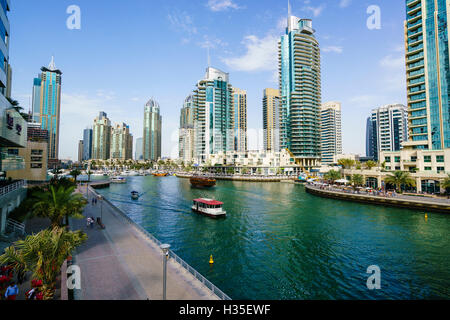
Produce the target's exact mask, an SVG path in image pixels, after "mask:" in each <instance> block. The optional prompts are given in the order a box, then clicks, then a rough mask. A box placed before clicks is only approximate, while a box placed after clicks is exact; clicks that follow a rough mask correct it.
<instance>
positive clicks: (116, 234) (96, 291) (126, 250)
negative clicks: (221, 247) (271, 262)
mask: <svg viewBox="0 0 450 320" xmlns="http://www.w3.org/2000/svg"><path fill="white" fill-rule="evenodd" d="M82 192H83V193H84V194H85V193H86V188H83V189H82ZM91 197H92V195H91V192H90V196H89V205H88V206H87V207H86V209H85V212H84V215H85V217H91V216H92V217H94V218H95V219H96V218H97V217H100V215H101V204H100V203H98V204H97V205H95V206H93V205H92V204H91ZM117 214H118V213H116V212H114V210H112V209H111V208H110V207H109V205H108V204H107V203H105V202H104V203H103V223H104V225H105V226H106V229H105V230H101V229H100V228H99V227H98V226H97V225H96V226H95V227H94V228H93V229H88V228H87V226H86V219H84V220H73V221H72V224H71V225H72V226H73V227H72V229H74V230H77V229H81V230H83V231H85V232H86V233H87V235H88V237H89V239H88V240H87V242H86V243H85V244H83V245H82V246H81V247H79V248H78V250H77V251H78V252H77V256H76V264H77V265H78V266H79V267H80V269H81V286H82V290H81V292H82V293H81V299H82V300H147V299H149V300H162V297H163V292H162V282H163V277H162V270H163V258H162V252H161V250H160V249H159V248H158V247H157V246H156V245H155V244H153V243H152V242H150V241H148V240H147V239H146V238H144V236H143V235H142V233H140V232H139V231H138V230H137V228H136V227H134V226H133V225H131V224H130V223H127V222H126V221H125V220H124V219H123V218H122V217H119V216H117ZM167 299H168V300H217V296H215V295H214V294H213V293H212V292H211V291H210V290H208V289H207V288H206V287H204V286H203V285H202V284H201V282H200V281H198V280H197V279H195V278H194V277H193V276H192V275H190V274H189V273H188V272H187V271H185V270H184V269H183V268H182V267H181V266H180V265H178V264H177V263H174V262H173V261H171V260H169V262H168V268H167Z"/></svg>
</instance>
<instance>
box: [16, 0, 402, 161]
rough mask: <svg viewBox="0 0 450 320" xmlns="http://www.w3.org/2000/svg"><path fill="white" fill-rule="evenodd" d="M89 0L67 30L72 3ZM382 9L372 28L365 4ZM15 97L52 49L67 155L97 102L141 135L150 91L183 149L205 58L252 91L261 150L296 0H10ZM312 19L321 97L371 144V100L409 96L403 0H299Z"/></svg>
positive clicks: (252, 124)
mask: <svg viewBox="0 0 450 320" xmlns="http://www.w3.org/2000/svg"><path fill="white" fill-rule="evenodd" d="M70 5H77V6H79V7H80V9H81V29H80V30H69V29H68V28H67V27H66V20H67V19H68V17H69V14H67V13H66V10H67V8H68V6H70ZM370 5H377V6H379V7H380V9H381V29H379V30H369V29H368V28H367V24H366V21H367V19H368V18H369V14H367V8H368V7H369V6H370ZM11 7H12V10H11V12H10V15H9V19H10V21H11V46H10V63H11V65H12V67H13V91H12V94H13V98H15V99H16V100H18V101H19V102H20V103H21V105H22V106H23V107H25V109H28V107H29V105H30V97H31V91H32V81H33V78H34V77H35V76H37V74H38V73H39V70H40V67H41V66H43V65H48V64H49V62H50V59H51V56H52V55H54V56H55V62H56V66H57V67H58V68H59V69H61V70H62V72H63V88H62V104H61V110H62V113H61V131H62V132H61V137H60V139H61V141H60V145H61V147H60V158H62V159H68V158H72V159H75V160H76V157H77V148H78V140H80V139H82V130H83V129H84V128H86V127H88V126H91V125H92V122H93V119H94V118H95V116H96V115H97V114H98V112H99V111H105V112H107V113H108V116H109V118H110V119H111V120H112V121H113V122H116V123H118V122H125V123H127V124H129V125H130V127H131V131H132V133H133V135H134V139H136V138H139V137H141V136H142V122H143V120H142V116H143V108H144V104H145V103H146V101H147V100H148V99H149V98H151V97H153V98H155V99H156V100H157V101H158V102H159V103H160V105H161V113H162V116H163V156H177V150H178V149H177V143H178V124H179V110H180V108H181V106H182V103H183V101H184V98H185V97H186V96H187V95H188V94H189V93H190V92H191V91H192V89H193V88H194V86H195V84H196V82H197V81H198V80H200V79H201V78H202V77H203V76H204V73H205V69H206V67H207V49H206V48H208V47H209V48H210V52H211V65H212V66H214V67H217V68H219V69H221V70H223V71H226V72H229V73H230V81H231V83H232V85H233V86H235V87H238V88H241V89H245V90H247V94H248V127H249V129H250V134H251V137H250V138H249V139H250V141H249V148H251V149H258V148H259V147H260V146H261V143H262V142H261V140H260V139H258V138H257V137H258V135H257V132H259V131H260V130H261V129H262V93H263V89H264V88H270V87H273V88H277V87H278V83H277V82H276V81H277V80H276V74H277V70H278V62H277V40H278V39H279V37H280V36H281V35H282V34H283V32H284V28H285V27H286V18H287V7H288V5H287V1H278V0H128V1H118V0H114V1H111V0H69V1H66V0H40V1H29V0H11ZM291 7H292V14H293V15H295V16H297V17H301V18H311V19H312V20H313V27H314V29H315V30H316V37H317V38H318V40H319V42H320V45H321V50H322V100H323V102H326V101H340V102H342V106H343V123H342V125H343V141H344V152H345V153H364V152H365V145H364V144H365V120H366V118H367V117H368V116H369V113H370V111H371V109H373V108H375V107H378V106H381V105H384V104H389V103H403V104H406V88H405V66H404V39H403V34H404V30H403V23H404V18H405V4H404V1H402V0H395V1H392V0H371V1H365V0H291Z"/></svg>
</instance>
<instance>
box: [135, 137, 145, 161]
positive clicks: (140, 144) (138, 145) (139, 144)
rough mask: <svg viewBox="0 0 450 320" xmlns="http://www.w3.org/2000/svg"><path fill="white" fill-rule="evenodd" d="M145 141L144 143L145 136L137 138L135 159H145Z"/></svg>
mask: <svg viewBox="0 0 450 320" xmlns="http://www.w3.org/2000/svg"><path fill="white" fill-rule="evenodd" d="M143 143H144V139H143V138H137V139H136V149H135V150H136V152H135V156H134V159H135V160H136V161H142V160H144V153H143V151H142V147H143Z"/></svg>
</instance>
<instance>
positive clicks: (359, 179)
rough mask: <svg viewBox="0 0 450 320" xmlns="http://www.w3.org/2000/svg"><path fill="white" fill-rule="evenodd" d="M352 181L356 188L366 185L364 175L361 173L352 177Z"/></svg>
mask: <svg viewBox="0 0 450 320" xmlns="http://www.w3.org/2000/svg"><path fill="white" fill-rule="evenodd" d="M351 183H352V184H353V187H354V188H355V189H356V188H358V187H362V186H363V185H364V177H363V176H362V175H360V174H354V175H353V176H352V178H351Z"/></svg>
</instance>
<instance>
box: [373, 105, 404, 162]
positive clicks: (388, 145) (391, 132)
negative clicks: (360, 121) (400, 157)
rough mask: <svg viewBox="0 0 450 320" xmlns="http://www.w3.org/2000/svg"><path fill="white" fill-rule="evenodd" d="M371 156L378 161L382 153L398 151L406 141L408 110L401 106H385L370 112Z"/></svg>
mask: <svg viewBox="0 0 450 320" xmlns="http://www.w3.org/2000/svg"><path fill="white" fill-rule="evenodd" d="M371 121H372V130H373V150H372V152H371V154H373V156H374V159H375V160H379V159H380V153H381V152H383V151H399V150H400V149H401V148H402V143H404V142H406V141H408V109H407V107H406V106H404V105H402V104H395V105H386V106H383V107H380V108H378V109H374V110H373V111H372V117H371Z"/></svg>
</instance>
